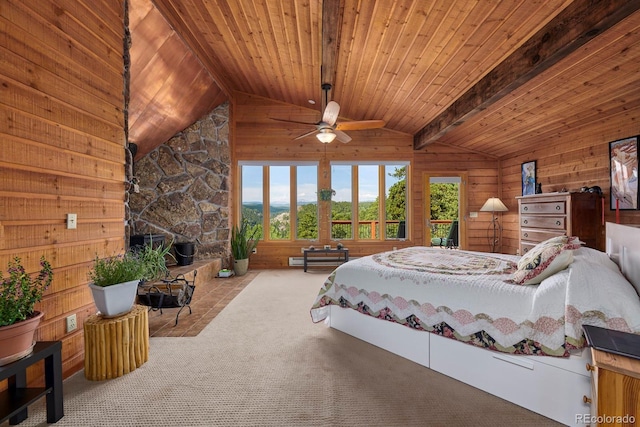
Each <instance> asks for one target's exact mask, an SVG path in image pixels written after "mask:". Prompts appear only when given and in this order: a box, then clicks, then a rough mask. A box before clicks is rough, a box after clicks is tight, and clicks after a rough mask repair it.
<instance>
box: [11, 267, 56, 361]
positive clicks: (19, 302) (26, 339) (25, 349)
mask: <svg viewBox="0 0 640 427" xmlns="http://www.w3.org/2000/svg"><path fill="white" fill-rule="evenodd" d="M40 267H41V269H40V273H39V274H38V275H37V276H35V277H33V276H32V275H30V274H27V272H26V271H25V268H24V267H23V266H22V264H21V261H20V258H18V257H15V258H14V259H13V261H11V262H9V269H8V273H9V276H8V277H3V276H2V273H1V272H0V342H2V345H1V346H0V366H2V365H6V364H8V363H11V362H13V361H15V360H18V359H21V358H23V357H26V356H28V355H29V354H31V352H32V350H33V334H34V332H35V330H36V329H37V328H38V325H39V324H40V320H41V319H42V316H43V315H44V313H42V312H39V311H34V306H35V304H36V303H37V302H39V301H40V300H42V295H43V294H44V291H45V290H46V289H47V288H48V287H49V285H51V281H52V280H53V270H52V268H51V264H49V262H47V261H46V260H45V259H44V257H43V258H41V259H40Z"/></svg>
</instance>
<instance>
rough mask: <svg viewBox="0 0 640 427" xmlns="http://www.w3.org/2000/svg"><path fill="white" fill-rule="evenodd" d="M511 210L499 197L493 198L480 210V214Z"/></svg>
mask: <svg viewBox="0 0 640 427" xmlns="http://www.w3.org/2000/svg"><path fill="white" fill-rule="evenodd" d="M508 210H509V209H507V207H506V206H505V205H504V203H502V200H500V199H498V198H497V197H491V198H490V199H489V200H487V201H486V202H485V203H484V205H483V206H482V207H481V208H480V212H507V211H508Z"/></svg>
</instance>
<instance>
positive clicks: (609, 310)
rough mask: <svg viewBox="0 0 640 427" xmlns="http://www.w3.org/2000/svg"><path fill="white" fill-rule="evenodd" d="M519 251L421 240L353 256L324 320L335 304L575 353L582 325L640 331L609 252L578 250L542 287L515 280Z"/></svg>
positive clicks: (637, 310) (520, 350) (451, 332)
mask: <svg viewBox="0 0 640 427" xmlns="http://www.w3.org/2000/svg"><path fill="white" fill-rule="evenodd" d="M518 259H519V257H517V256H512V255H503V254H487V253H479V252H469V251H460V250H443V249H440V248H427V247H411V248H406V249H402V250H399V251H393V252H385V253H381V254H375V255H372V256H367V257H363V258H359V259H357V260H352V261H350V262H348V263H345V264H343V265H341V266H340V267H338V268H337V269H336V270H335V271H334V272H333V273H332V275H331V276H330V277H329V278H328V279H327V281H326V282H325V284H324V286H323V288H322V289H321V290H320V293H319V295H318V297H317V298H316V301H315V302H314V304H313V306H312V309H311V316H312V319H313V321H314V322H319V321H321V320H323V319H324V318H325V317H326V316H327V313H328V310H327V306H328V305H331V304H334V305H340V306H342V307H348V308H352V309H354V310H358V311H360V312H362V313H365V314H368V315H370V316H374V317H377V318H382V319H385V320H389V321H393V322H396V323H400V324H403V325H405V326H409V327H411V328H414V329H421V330H425V331H429V332H434V333H437V334H439V335H443V336H447V337H451V338H455V339H457V340H460V341H463V342H467V343H470V344H474V345H477V346H480V347H487V348H491V349H494V350H499V351H503V352H508V353H514V354H538V355H554V356H568V355H569V351H570V350H571V349H573V348H580V347H582V346H583V345H584V340H583V336H582V330H581V327H582V324H592V325H596V326H606V327H608V328H611V329H617V330H623V331H632V332H636V333H639V332H640V298H639V297H638V295H637V294H636V292H635V289H634V288H633V287H632V285H631V284H630V283H629V282H627V280H626V279H625V278H624V277H623V276H622V274H620V273H619V270H618V267H617V266H616V265H615V264H614V263H613V262H612V261H611V260H610V259H609V258H608V257H607V255H606V254H604V253H601V252H598V251H595V250H593V249H589V248H580V249H577V250H575V251H574V261H573V263H572V264H571V265H570V266H569V268H567V269H566V270H563V271H561V272H559V273H557V274H555V275H553V276H551V277H549V278H547V279H545V280H543V281H542V283H541V284H540V285H526V286H523V285H517V284H514V283H512V282H511V281H510V279H511V275H512V271H513V269H514V268H515V264H516V263H517V260H518Z"/></svg>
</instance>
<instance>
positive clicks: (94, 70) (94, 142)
mask: <svg viewBox="0 0 640 427" xmlns="http://www.w3.org/2000/svg"><path fill="white" fill-rule="evenodd" d="M123 10H124V6H123V0H20V1H14V0H8V1H3V2H2V5H1V6H0V25H1V26H2V28H3V30H2V36H1V37H0V40H1V41H0V56H1V59H0V80H1V83H2V84H1V85H0V113H1V116H2V118H1V119H0V145H1V150H0V269H2V271H6V268H7V263H8V261H9V260H10V259H12V258H13V257H15V256H18V257H20V258H21V259H22V262H23V264H24V265H25V267H26V269H27V271H29V272H36V271H38V270H39V264H38V263H39V259H40V257H41V256H43V255H44V256H45V258H46V259H47V260H49V261H50V262H51V264H52V266H53V268H54V280H53V284H52V286H51V287H50V289H49V290H48V291H47V292H46V295H45V297H44V299H43V301H42V303H40V304H39V307H38V308H39V309H40V310H42V311H44V313H45V316H44V320H43V321H42V323H41V326H40V328H39V329H38V331H37V339H38V340H62V342H63V347H62V348H63V370H64V373H65V376H68V375H70V374H71V373H73V372H75V371H77V370H78V369H80V368H81V367H82V363H83V360H84V354H83V353H84V351H83V335H82V325H83V321H84V319H85V318H86V317H87V316H89V315H90V314H92V313H94V312H95V308H94V306H93V300H92V298H91V294H90V292H89V289H88V287H87V283H88V277H87V272H88V270H89V268H90V266H91V265H92V260H93V259H94V257H95V256H96V255H100V256H105V255H111V254H115V253H119V252H121V251H122V250H123V249H124V247H125V240H124V235H125V231H124V218H125V208H124V197H125V190H124V181H125V168H124V164H125V150H124V144H125V142H124V115H123V104H124V101H123V59H122V55H123V42H122V40H123V35H124V20H123ZM67 213H76V214H77V215H78V221H77V229H72V230H68V229H66V226H65V221H66V214H67ZM74 313H75V314H76V315H77V316H78V322H77V324H78V329H77V330H76V331H74V332H71V333H66V326H65V325H66V320H65V319H66V317H67V316H69V315H71V314H74ZM40 377H41V372H40V371H38V370H37V369H34V370H33V371H30V372H29V379H30V380H31V381H34V380H35V381H36V382H37V381H39V380H40ZM3 386H4V385H2V384H0V387H3Z"/></svg>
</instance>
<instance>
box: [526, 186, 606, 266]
mask: <svg viewBox="0 0 640 427" xmlns="http://www.w3.org/2000/svg"><path fill="white" fill-rule="evenodd" d="M516 199H517V200H518V213H519V239H520V244H519V247H520V254H521V255H522V254H525V253H526V252H527V251H528V250H529V249H531V248H533V247H534V246H535V245H536V244H538V243H540V242H542V241H544V240H547V239H549V238H551V237H555V236H562V235H568V236H577V237H579V238H580V240H582V241H583V242H585V244H586V246H588V247H590V248H595V249H600V250H604V236H603V234H602V233H603V225H602V196H600V195H598V194H595V193H546V194H544V193H543V194H535V195H531V196H519V197H516Z"/></svg>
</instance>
